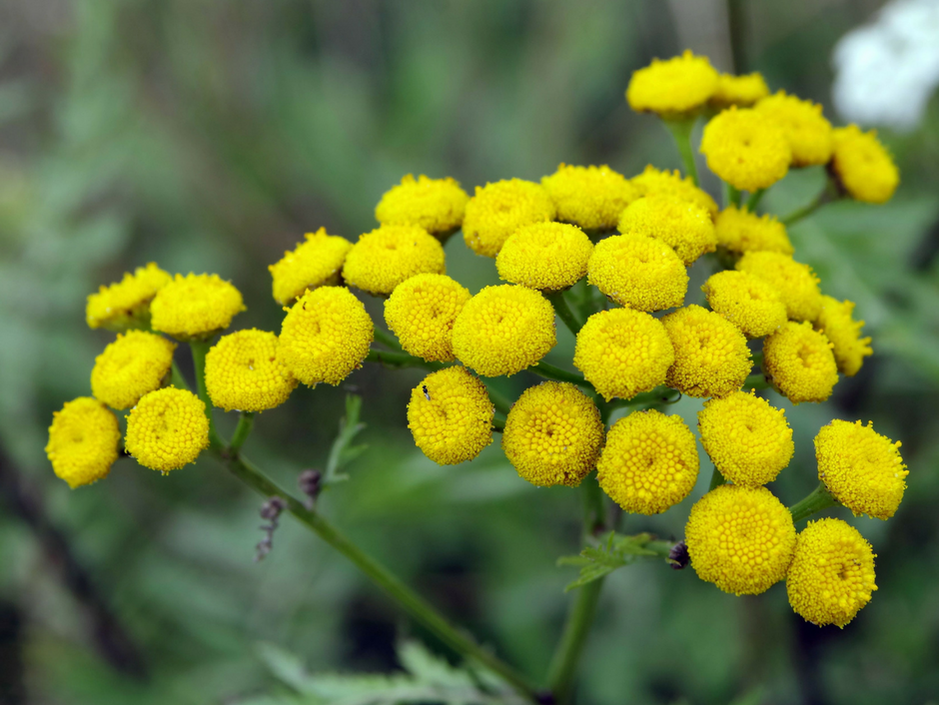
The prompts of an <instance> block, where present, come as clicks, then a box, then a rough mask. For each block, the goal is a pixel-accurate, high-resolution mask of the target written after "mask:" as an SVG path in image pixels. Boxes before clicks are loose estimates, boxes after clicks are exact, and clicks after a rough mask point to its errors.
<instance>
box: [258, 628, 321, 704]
mask: <svg viewBox="0 0 939 705" xmlns="http://www.w3.org/2000/svg"><path fill="white" fill-rule="evenodd" d="M257 653H258V656H259V657H260V659H261V661H263V662H264V665H265V666H267V667H268V668H269V669H270V671H271V674H272V675H273V676H274V677H275V678H277V680H279V681H281V682H282V683H283V684H284V685H287V686H290V687H291V688H293V689H294V690H296V691H297V692H299V693H311V692H313V691H312V690H311V687H310V676H309V674H308V673H307V670H306V666H304V665H303V661H301V660H300V658H299V657H298V656H296V655H295V654H292V653H290V652H289V651H287V650H286V649H283V648H281V647H280V646H277V645H276V644H271V643H270V642H266V641H262V642H260V643H259V644H258V645H257Z"/></svg>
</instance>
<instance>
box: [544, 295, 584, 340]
mask: <svg viewBox="0 0 939 705" xmlns="http://www.w3.org/2000/svg"><path fill="white" fill-rule="evenodd" d="M544 295H545V298H546V299H548V301H550V302H551V305H552V306H554V312H555V313H556V314H557V315H558V318H560V319H561V320H562V321H563V322H564V325H566V326H567V327H568V329H569V330H570V332H571V333H573V334H574V336H575V337H576V336H577V334H578V333H579V332H580V329H581V328H582V327H583V324H582V323H581V322H580V321H578V320H577V317H576V316H575V315H574V312H573V311H572V310H571V307H570V306H568V304H567V299H565V298H564V292H563V291H553V292H550V293H549V292H545V294H544Z"/></svg>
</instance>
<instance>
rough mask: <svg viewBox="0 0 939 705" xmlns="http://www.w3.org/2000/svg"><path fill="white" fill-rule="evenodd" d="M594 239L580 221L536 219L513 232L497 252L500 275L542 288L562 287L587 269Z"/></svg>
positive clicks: (557, 288)
mask: <svg viewBox="0 0 939 705" xmlns="http://www.w3.org/2000/svg"><path fill="white" fill-rule="evenodd" d="M592 252H593V243H592V242H590V238H589V237H587V236H586V235H585V234H584V231H583V230H581V229H580V228H578V227H577V226H576V225H567V224H565V223H535V224H533V225H525V226H522V227H521V228H519V229H518V230H516V231H515V233H514V234H512V235H510V236H509V238H508V239H507V240H506V241H505V244H504V245H503V246H502V249H501V250H500V251H499V254H498V255H497V256H496V268H497V269H498V270H499V277H500V278H502V279H503V280H505V281H507V282H511V283H513V284H521V285H522V286H527V287H529V288H531V289H540V290H542V291H560V290H561V289H567V288H568V287H571V286H573V285H574V284H576V283H577V282H578V281H580V280H581V279H582V278H583V276H584V275H585V274H586V273H587V260H588V259H590V254H591V253H592Z"/></svg>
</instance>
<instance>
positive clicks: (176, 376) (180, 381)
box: [170, 360, 189, 390]
mask: <svg viewBox="0 0 939 705" xmlns="http://www.w3.org/2000/svg"><path fill="white" fill-rule="evenodd" d="M170 384H171V385H173V386H174V387H176V389H186V390H188V389H189V384H188V383H187V382H186V378H185V377H183V373H182V371H181V370H180V369H179V365H177V364H176V360H173V365H172V366H171V367H170Z"/></svg>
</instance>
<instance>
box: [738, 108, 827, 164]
mask: <svg viewBox="0 0 939 705" xmlns="http://www.w3.org/2000/svg"><path fill="white" fill-rule="evenodd" d="M756 111H757V112H758V113H762V114H763V115H765V116H766V117H768V118H770V119H771V120H773V121H774V122H775V123H776V124H777V125H778V126H779V127H780V128H781V129H782V131H783V133H784V134H785V135H786V139H787V140H788V141H789V146H790V147H791V148H792V165H793V166H811V165H813V164H827V163H828V160H829V159H831V151H832V147H833V143H832V137H831V123H830V122H828V120H826V119H825V116H824V115H822V106H821V105H818V104H817V103H813V102H812V101H811V100H800V99H799V98H797V97H796V96H794V95H786V92H785V91H779V92H778V93H776V94H775V95H771V96H769V97H767V98H764V99H763V100H761V101H760V102H759V103H757V104H756Z"/></svg>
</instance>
